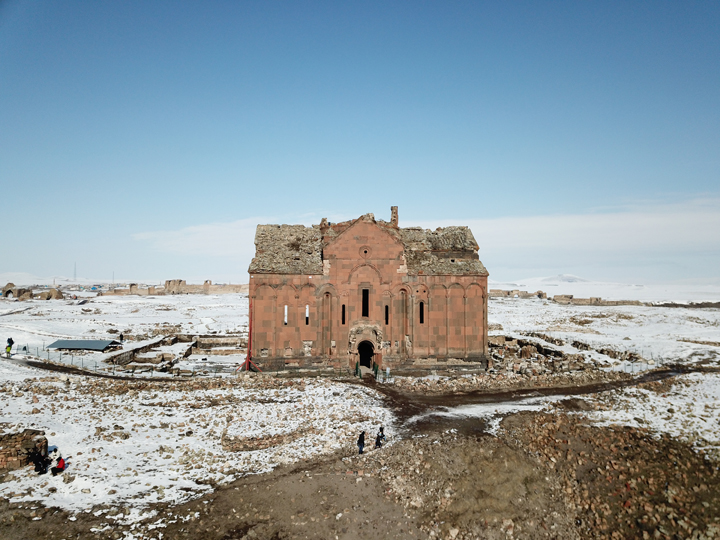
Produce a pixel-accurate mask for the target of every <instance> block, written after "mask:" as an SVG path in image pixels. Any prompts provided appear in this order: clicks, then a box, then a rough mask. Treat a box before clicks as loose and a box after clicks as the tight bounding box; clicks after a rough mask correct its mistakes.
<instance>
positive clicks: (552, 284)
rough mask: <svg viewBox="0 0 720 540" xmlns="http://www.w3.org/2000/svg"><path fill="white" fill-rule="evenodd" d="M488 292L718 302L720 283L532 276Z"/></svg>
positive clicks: (492, 284) (502, 283)
mask: <svg viewBox="0 0 720 540" xmlns="http://www.w3.org/2000/svg"><path fill="white" fill-rule="evenodd" d="M488 286H489V288H491V289H503V290H515V289H517V290H521V291H528V292H535V291H538V290H540V291H543V292H546V293H547V295H548V297H553V296H555V295H556V294H572V295H574V296H575V297H576V298H590V297H600V298H602V299H604V300H640V301H641V302H678V303H688V302H720V282H716V283H710V284H707V283H704V284H688V283H652V284H641V283H638V284H633V283H613V282H609V281H608V282H606V281H591V280H587V279H583V278H581V277H578V276H573V275H569V274H560V275H558V276H549V277H535V278H527V279H521V280H518V281H512V282H505V281H494V280H493V279H489V280H488Z"/></svg>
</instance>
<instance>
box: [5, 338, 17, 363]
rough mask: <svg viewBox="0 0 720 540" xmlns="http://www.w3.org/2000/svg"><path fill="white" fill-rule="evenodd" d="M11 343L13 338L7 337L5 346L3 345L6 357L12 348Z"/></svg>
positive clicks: (13, 343)
mask: <svg viewBox="0 0 720 540" xmlns="http://www.w3.org/2000/svg"><path fill="white" fill-rule="evenodd" d="M13 345H15V342H14V341H13V338H11V337H9V338H8V339H7V347H5V353H6V354H7V357H8V358H10V351H11V350H12V347H13Z"/></svg>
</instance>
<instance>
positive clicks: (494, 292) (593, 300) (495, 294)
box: [490, 289, 653, 306]
mask: <svg viewBox="0 0 720 540" xmlns="http://www.w3.org/2000/svg"><path fill="white" fill-rule="evenodd" d="M490 298H521V299H528V298H540V299H541V300H547V299H548V295H547V293H546V292H543V291H535V292H527V291H520V290H518V289H513V290H505V289H490ZM550 300H551V301H552V302H555V303H557V304H565V305H573V306H642V305H653V304H647V303H643V302H640V301H639V300H603V299H602V298H600V297H599V296H597V297H595V296H591V297H590V298H575V297H574V296H573V295H572V294H556V295H555V296H553V297H552V298H550Z"/></svg>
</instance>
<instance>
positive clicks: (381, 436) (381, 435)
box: [357, 426, 385, 454]
mask: <svg viewBox="0 0 720 540" xmlns="http://www.w3.org/2000/svg"><path fill="white" fill-rule="evenodd" d="M384 442H385V431H384V428H383V427H382V426H380V431H378V434H377V436H376V437H375V449H376V450H377V449H378V448H382V445H383V443H384ZM357 445H358V450H359V453H360V454H362V453H363V449H364V448H365V432H364V431H363V432H361V433H360V437H358V442H357Z"/></svg>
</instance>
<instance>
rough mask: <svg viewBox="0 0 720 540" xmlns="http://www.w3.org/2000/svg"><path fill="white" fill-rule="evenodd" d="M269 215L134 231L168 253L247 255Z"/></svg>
mask: <svg viewBox="0 0 720 540" xmlns="http://www.w3.org/2000/svg"><path fill="white" fill-rule="evenodd" d="M268 222H271V220H270V221H269V220H268V219H267V218H262V217H257V218H246V219H240V220H237V221H233V222H230V223H208V224H204V225H193V226H191V227H184V228H182V229H178V230H175V231H151V232H142V233H137V234H134V235H133V239H135V240H139V241H142V242H147V243H149V244H150V245H151V246H152V247H153V248H154V249H156V250H158V251H161V252H166V253H181V254H187V255H188V256H203V257H229V258H246V257H247V255H248V254H249V255H250V257H251V258H252V255H253V253H254V250H255V244H254V240H255V228H256V227H257V225H258V224H259V223H268Z"/></svg>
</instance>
